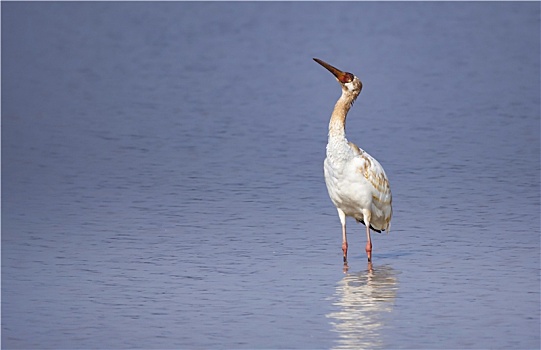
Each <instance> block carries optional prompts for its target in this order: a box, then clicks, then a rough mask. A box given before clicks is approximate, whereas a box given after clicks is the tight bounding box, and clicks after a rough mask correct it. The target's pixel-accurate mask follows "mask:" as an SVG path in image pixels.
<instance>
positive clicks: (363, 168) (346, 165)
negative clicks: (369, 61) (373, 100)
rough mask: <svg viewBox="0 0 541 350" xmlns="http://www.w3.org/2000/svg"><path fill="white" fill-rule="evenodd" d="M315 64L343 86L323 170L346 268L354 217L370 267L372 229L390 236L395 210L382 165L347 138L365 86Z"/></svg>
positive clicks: (321, 63) (358, 80) (329, 67)
mask: <svg viewBox="0 0 541 350" xmlns="http://www.w3.org/2000/svg"><path fill="white" fill-rule="evenodd" d="M314 61H316V62H317V63H319V64H320V65H322V66H323V67H325V68H326V69H327V70H328V71H329V72H331V73H332V74H333V75H334V76H335V78H336V80H337V81H338V83H340V86H341V87H342V94H341V95H340V98H339V99H338V101H336V104H335V106H334V110H333V112H332V115H331V119H330V121H329V134H328V142H327V149H326V158H325V160H324V162H323V169H324V175H325V184H326V185H327V190H328V192H329V197H330V198H331V201H332V202H333V204H334V205H335V207H336V210H337V211H338V217H339V218H340V223H341V225H342V252H343V255H344V267H345V268H347V266H348V262H347V255H348V241H347V233H346V217H352V218H354V219H355V220H356V221H357V222H360V223H362V224H363V225H365V226H366V241H367V242H366V247H365V251H366V255H367V257H368V262H369V264H371V262H372V240H371V237H370V230H371V229H372V230H373V231H376V232H382V231H387V233H388V232H389V230H390V228H391V217H392V214H393V208H392V194H391V187H390V185H389V180H388V178H387V175H386V174H385V170H384V169H383V167H382V166H381V164H380V163H379V162H378V161H377V160H376V159H375V158H374V157H372V156H371V155H369V154H368V153H367V152H365V151H364V150H363V149H361V148H360V147H358V146H357V145H355V144H354V143H352V142H350V141H348V139H347V138H346V131H345V129H346V117H347V115H348V112H349V110H350V109H351V107H352V105H353V103H354V102H355V100H356V99H357V97H358V96H359V94H360V93H361V90H362V88H363V84H362V82H361V80H360V79H359V78H358V77H356V76H355V75H353V74H352V73H349V72H344V71H341V70H339V69H338V68H335V67H333V66H331V65H330V64H328V63H327V62H325V61H322V60H320V59H318V58H314ZM364 135H370V131H369V129H368V128H365V130H364Z"/></svg>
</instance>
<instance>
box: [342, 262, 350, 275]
mask: <svg viewBox="0 0 541 350" xmlns="http://www.w3.org/2000/svg"><path fill="white" fill-rule="evenodd" d="M348 270H349V265H348V263H347V262H345V261H344V268H343V269H342V271H343V272H344V273H347V272H348Z"/></svg>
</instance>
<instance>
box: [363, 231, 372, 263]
mask: <svg viewBox="0 0 541 350" xmlns="http://www.w3.org/2000/svg"><path fill="white" fill-rule="evenodd" d="M364 250H365V251H366V256H368V262H372V241H371V240H370V223H367V224H366V247H365V248H364Z"/></svg>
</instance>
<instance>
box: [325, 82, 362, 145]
mask: <svg viewBox="0 0 541 350" xmlns="http://www.w3.org/2000/svg"><path fill="white" fill-rule="evenodd" d="M355 97H356V96H353V95H351V94H348V93H346V92H345V91H342V95H341V96H340V98H339V99H338V101H336V104H335V105H334V110H333V112H332V115H331V120H330V122H329V141H330V140H331V138H338V139H345V138H346V117H347V114H348V112H349V109H350V108H351V105H352V104H353V101H355Z"/></svg>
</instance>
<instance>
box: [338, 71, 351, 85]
mask: <svg viewBox="0 0 541 350" xmlns="http://www.w3.org/2000/svg"><path fill="white" fill-rule="evenodd" d="M336 78H337V79H338V81H340V82H341V83H342V84H345V83H351V82H352V81H353V74H351V73H348V72H344V73H343V74H340V76H337V77H336Z"/></svg>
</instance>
